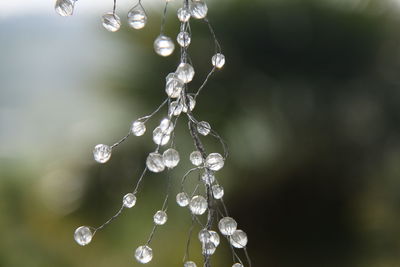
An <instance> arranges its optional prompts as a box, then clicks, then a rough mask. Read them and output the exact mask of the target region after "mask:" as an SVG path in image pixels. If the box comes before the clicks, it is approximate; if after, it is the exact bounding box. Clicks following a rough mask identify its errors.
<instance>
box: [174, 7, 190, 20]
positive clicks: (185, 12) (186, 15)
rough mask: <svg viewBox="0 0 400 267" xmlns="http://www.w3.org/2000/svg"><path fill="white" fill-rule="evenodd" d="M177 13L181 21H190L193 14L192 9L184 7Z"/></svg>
mask: <svg viewBox="0 0 400 267" xmlns="http://www.w3.org/2000/svg"><path fill="white" fill-rule="evenodd" d="M177 15H178V19H179V21H181V22H188V21H189V19H190V16H191V15H190V10H189V9H187V8H184V7H182V8H180V9H178V12H177Z"/></svg>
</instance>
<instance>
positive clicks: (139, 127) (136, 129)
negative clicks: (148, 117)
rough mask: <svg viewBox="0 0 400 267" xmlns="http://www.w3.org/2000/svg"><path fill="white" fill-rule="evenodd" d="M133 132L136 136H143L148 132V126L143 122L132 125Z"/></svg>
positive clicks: (135, 122)
mask: <svg viewBox="0 0 400 267" xmlns="http://www.w3.org/2000/svg"><path fill="white" fill-rule="evenodd" d="M131 132H132V133H133V134H134V135H136V136H142V135H144V133H145V132H146V125H145V124H144V123H143V122H141V121H134V122H133V123H132V127H131Z"/></svg>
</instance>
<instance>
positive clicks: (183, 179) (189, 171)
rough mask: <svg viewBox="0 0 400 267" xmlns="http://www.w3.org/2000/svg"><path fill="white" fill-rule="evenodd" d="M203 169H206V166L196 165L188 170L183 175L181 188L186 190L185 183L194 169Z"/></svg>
mask: <svg viewBox="0 0 400 267" xmlns="http://www.w3.org/2000/svg"><path fill="white" fill-rule="evenodd" d="M201 169H204V167H195V168H192V169H190V170H188V171H187V172H186V173H185V174H184V175H183V177H182V181H181V190H182V191H184V184H185V182H186V179H187V177H188V176H189V175H190V174H191V173H192V172H194V171H196V170H201Z"/></svg>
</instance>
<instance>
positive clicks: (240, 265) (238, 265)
mask: <svg viewBox="0 0 400 267" xmlns="http://www.w3.org/2000/svg"><path fill="white" fill-rule="evenodd" d="M232 267H243V265H242V264H240V263H235V264H233V265H232Z"/></svg>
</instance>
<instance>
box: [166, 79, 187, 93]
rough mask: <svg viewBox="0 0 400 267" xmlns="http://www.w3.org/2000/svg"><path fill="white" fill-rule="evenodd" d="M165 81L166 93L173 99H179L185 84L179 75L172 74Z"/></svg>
mask: <svg viewBox="0 0 400 267" xmlns="http://www.w3.org/2000/svg"><path fill="white" fill-rule="evenodd" d="M165 80H166V85H165V92H166V93H167V95H168V96H169V97H171V98H177V97H179V96H180V95H181V92H182V90H183V87H184V86H185V84H184V83H183V82H182V81H181V80H180V79H179V78H178V75H177V74H176V73H170V74H168V75H167V77H166V78H165Z"/></svg>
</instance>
